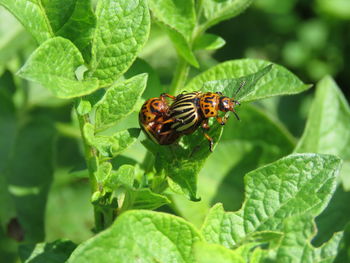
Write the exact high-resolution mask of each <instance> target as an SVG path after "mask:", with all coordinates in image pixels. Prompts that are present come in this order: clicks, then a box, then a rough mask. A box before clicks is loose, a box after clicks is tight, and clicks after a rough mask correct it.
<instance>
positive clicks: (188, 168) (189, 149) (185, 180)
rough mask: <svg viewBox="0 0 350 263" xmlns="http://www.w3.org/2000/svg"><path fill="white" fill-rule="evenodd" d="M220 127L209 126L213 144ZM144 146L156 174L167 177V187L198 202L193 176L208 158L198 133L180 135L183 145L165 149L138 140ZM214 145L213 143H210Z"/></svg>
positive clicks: (203, 139)
mask: <svg viewBox="0 0 350 263" xmlns="http://www.w3.org/2000/svg"><path fill="white" fill-rule="evenodd" d="M221 132H222V128H221V127H219V126H218V125H215V126H213V127H212V128H211V129H210V131H209V136H211V137H212V138H213V139H214V142H217V141H218V139H219V138H220V135H221ZM142 143H143V144H144V146H145V147H146V148H148V149H149V150H150V151H151V152H152V153H153V154H154V155H155V160H156V163H155V168H156V170H157V172H158V174H162V173H165V175H167V176H168V177H167V179H168V183H169V186H170V188H171V189H172V190H173V191H174V192H175V193H178V194H182V195H185V196H186V197H187V198H189V199H191V200H193V201H198V200H199V198H198V197H197V177H198V173H199V171H200V169H201V168H202V166H203V164H204V162H205V160H206V159H207V158H208V156H209V155H210V151H209V144H208V141H207V139H205V137H204V136H203V134H202V133H200V132H195V133H194V134H192V135H189V136H184V138H183V143H181V144H174V145H169V146H164V145H156V144H155V143H154V142H153V141H150V140H146V141H142ZM214 145H215V144H214Z"/></svg>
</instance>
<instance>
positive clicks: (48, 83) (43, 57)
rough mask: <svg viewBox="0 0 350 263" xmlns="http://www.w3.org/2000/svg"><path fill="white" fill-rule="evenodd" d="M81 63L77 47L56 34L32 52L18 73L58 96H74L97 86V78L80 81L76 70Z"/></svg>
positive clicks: (88, 91)
mask: <svg viewBox="0 0 350 263" xmlns="http://www.w3.org/2000/svg"><path fill="white" fill-rule="evenodd" d="M83 64H84V59H83V57H82V55H81V53H80V52H79V50H78V49H77V48H76V47H75V46H74V45H73V44H72V42H70V41H69V40H67V39H64V38H62V37H55V38H52V39H49V40H47V41H46V42H45V43H43V44H42V45H41V46H39V47H38V49H36V50H35V51H34V53H33V54H32V55H31V56H30V57H29V59H28V60H27V62H26V63H25V64H24V66H23V67H22V68H21V69H20V70H19V72H18V74H19V76H21V77H23V78H25V79H27V80H31V81H35V82H38V83H40V84H41V85H43V86H44V87H46V88H47V89H49V90H51V91H52V93H53V94H55V95H56V96H57V97H59V98H66V99H67V98H74V97H79V96H82V95H86V94H89V93H91V92H93V91H95V90H96V89H98V80H97V79H89V80H82V81H79V80H77V78H76V75H75V70H76V69H77V68H78V67H79V66H81V65H83Z"/></svg>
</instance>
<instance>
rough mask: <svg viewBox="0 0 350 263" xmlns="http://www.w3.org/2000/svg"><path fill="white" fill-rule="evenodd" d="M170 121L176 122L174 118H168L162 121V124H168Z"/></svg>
mask: <svg viewBox="0 0 350 263" xmlns="http://www.w3.org/2000/svg"><path fill="white" fill-rule="evenodd" d="M170 122H174V120H173V119H168V120H166V121H162V122H161V124H166V123H170Z"/></svg>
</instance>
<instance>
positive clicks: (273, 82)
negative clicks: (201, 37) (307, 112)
mask: <svg viewBox="0 0 350 263" xmlns="http://www.w3.org/2000/svg"><path fill="white" fill-rule="evenodd" d="M269 65H271V63H270V62H267V61H264V60H258V59H240V60H232V61H227V62H223V63H221V64H219V65H217V66H215V67H212V68H211V69H209V70H207V71H205V72H203V73H201V74H199V75H198V76H196V77H194V78H193V79H192V80H191V81H190V82H189V83H188V84H187V85H186V87H185V88H184V90H186V91H195V90H199V89H201V87H202V86H205V85H206V84H207V82H209V83H208V85H210V86H212V87H215V85H214V84H215V82H210V81H219V83H220V82H221V81H220V80H225V81H223V84H225V83H226V85H229V84H230V81H231V79H237V78H241V77H244V76H246V75H249V74H253V73H255V72H258V71H260V70H262V69H263V68H266V67H268V66H269ZM266 70H267V68H266ZM243 80H244V79H242V80H240V81H243ZM237 88H238V87H236V89H237ZM308 88H310V85H306V84H303V82H302V81H301V80H300V79H298V78H297V77H296V76H295V75H294V74H292V73H291V72H290V71H288V70H287V69H285V68H283V67H282V66H279V65H273V66H272V69H271V70H270V71H269V73H267V74H266V75H265V76H264V77H263V78H262V79H261V80H260V81H259V82H258V83H257V84H256V85H255V86H254V89H252V90H247V91H249V93H248V92H246V91H245V89H246V88H245V87H243V88H242V90H241V91H240V92H239V93H238V94H237V95H238V96H243V95H244V96H243V98H241V99H240V101H242V102H246V101H254V100H258V99H263V98H268V97H272V96H278V95H290V94H296V93H299V92H302V91H304V90H306V89H308ZM236 89H235V90H236ZM241 92H242V93H243V94H240V93H241ZM244 93H248V94H244Z"/></svg>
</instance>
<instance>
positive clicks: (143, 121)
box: [139, 93, 180, 145]
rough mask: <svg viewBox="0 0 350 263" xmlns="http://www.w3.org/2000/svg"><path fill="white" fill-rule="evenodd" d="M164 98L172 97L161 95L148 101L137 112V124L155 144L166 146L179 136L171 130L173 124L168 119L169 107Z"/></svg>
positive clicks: (172, 97)
mask: <svg viewBox="0 0 350 263" xmlns="http://www.w3.org/2000/svg"><path fill="white" fill-rule="evenodd" d="M166 97H168V98H171V99H175V97H174V96H171V95H169V94H166V93H163V94H161V95H160V96H159V97H155V98H151V99H148V100H147V101H146V102H145V103H144V104H143V105H142V107H141V110H140V112H139V124H140V126H141V128H142V130H143V131H144V132H145V133H146V134H147V136H148V137H149V138H150V139H151V140H152V141H154V142H155V143H158V144H161V145H167V144H172V143H174V142H175V141H176V140H177V139H178V138H179V137H180V134H177V133H176V132H174V131H173V130H171V125H172V124H173V123H174V122H173V120H172V119H171V118H170V117H169V114H168V112H169V106H168V102H167V100H166Z"/></svg>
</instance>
